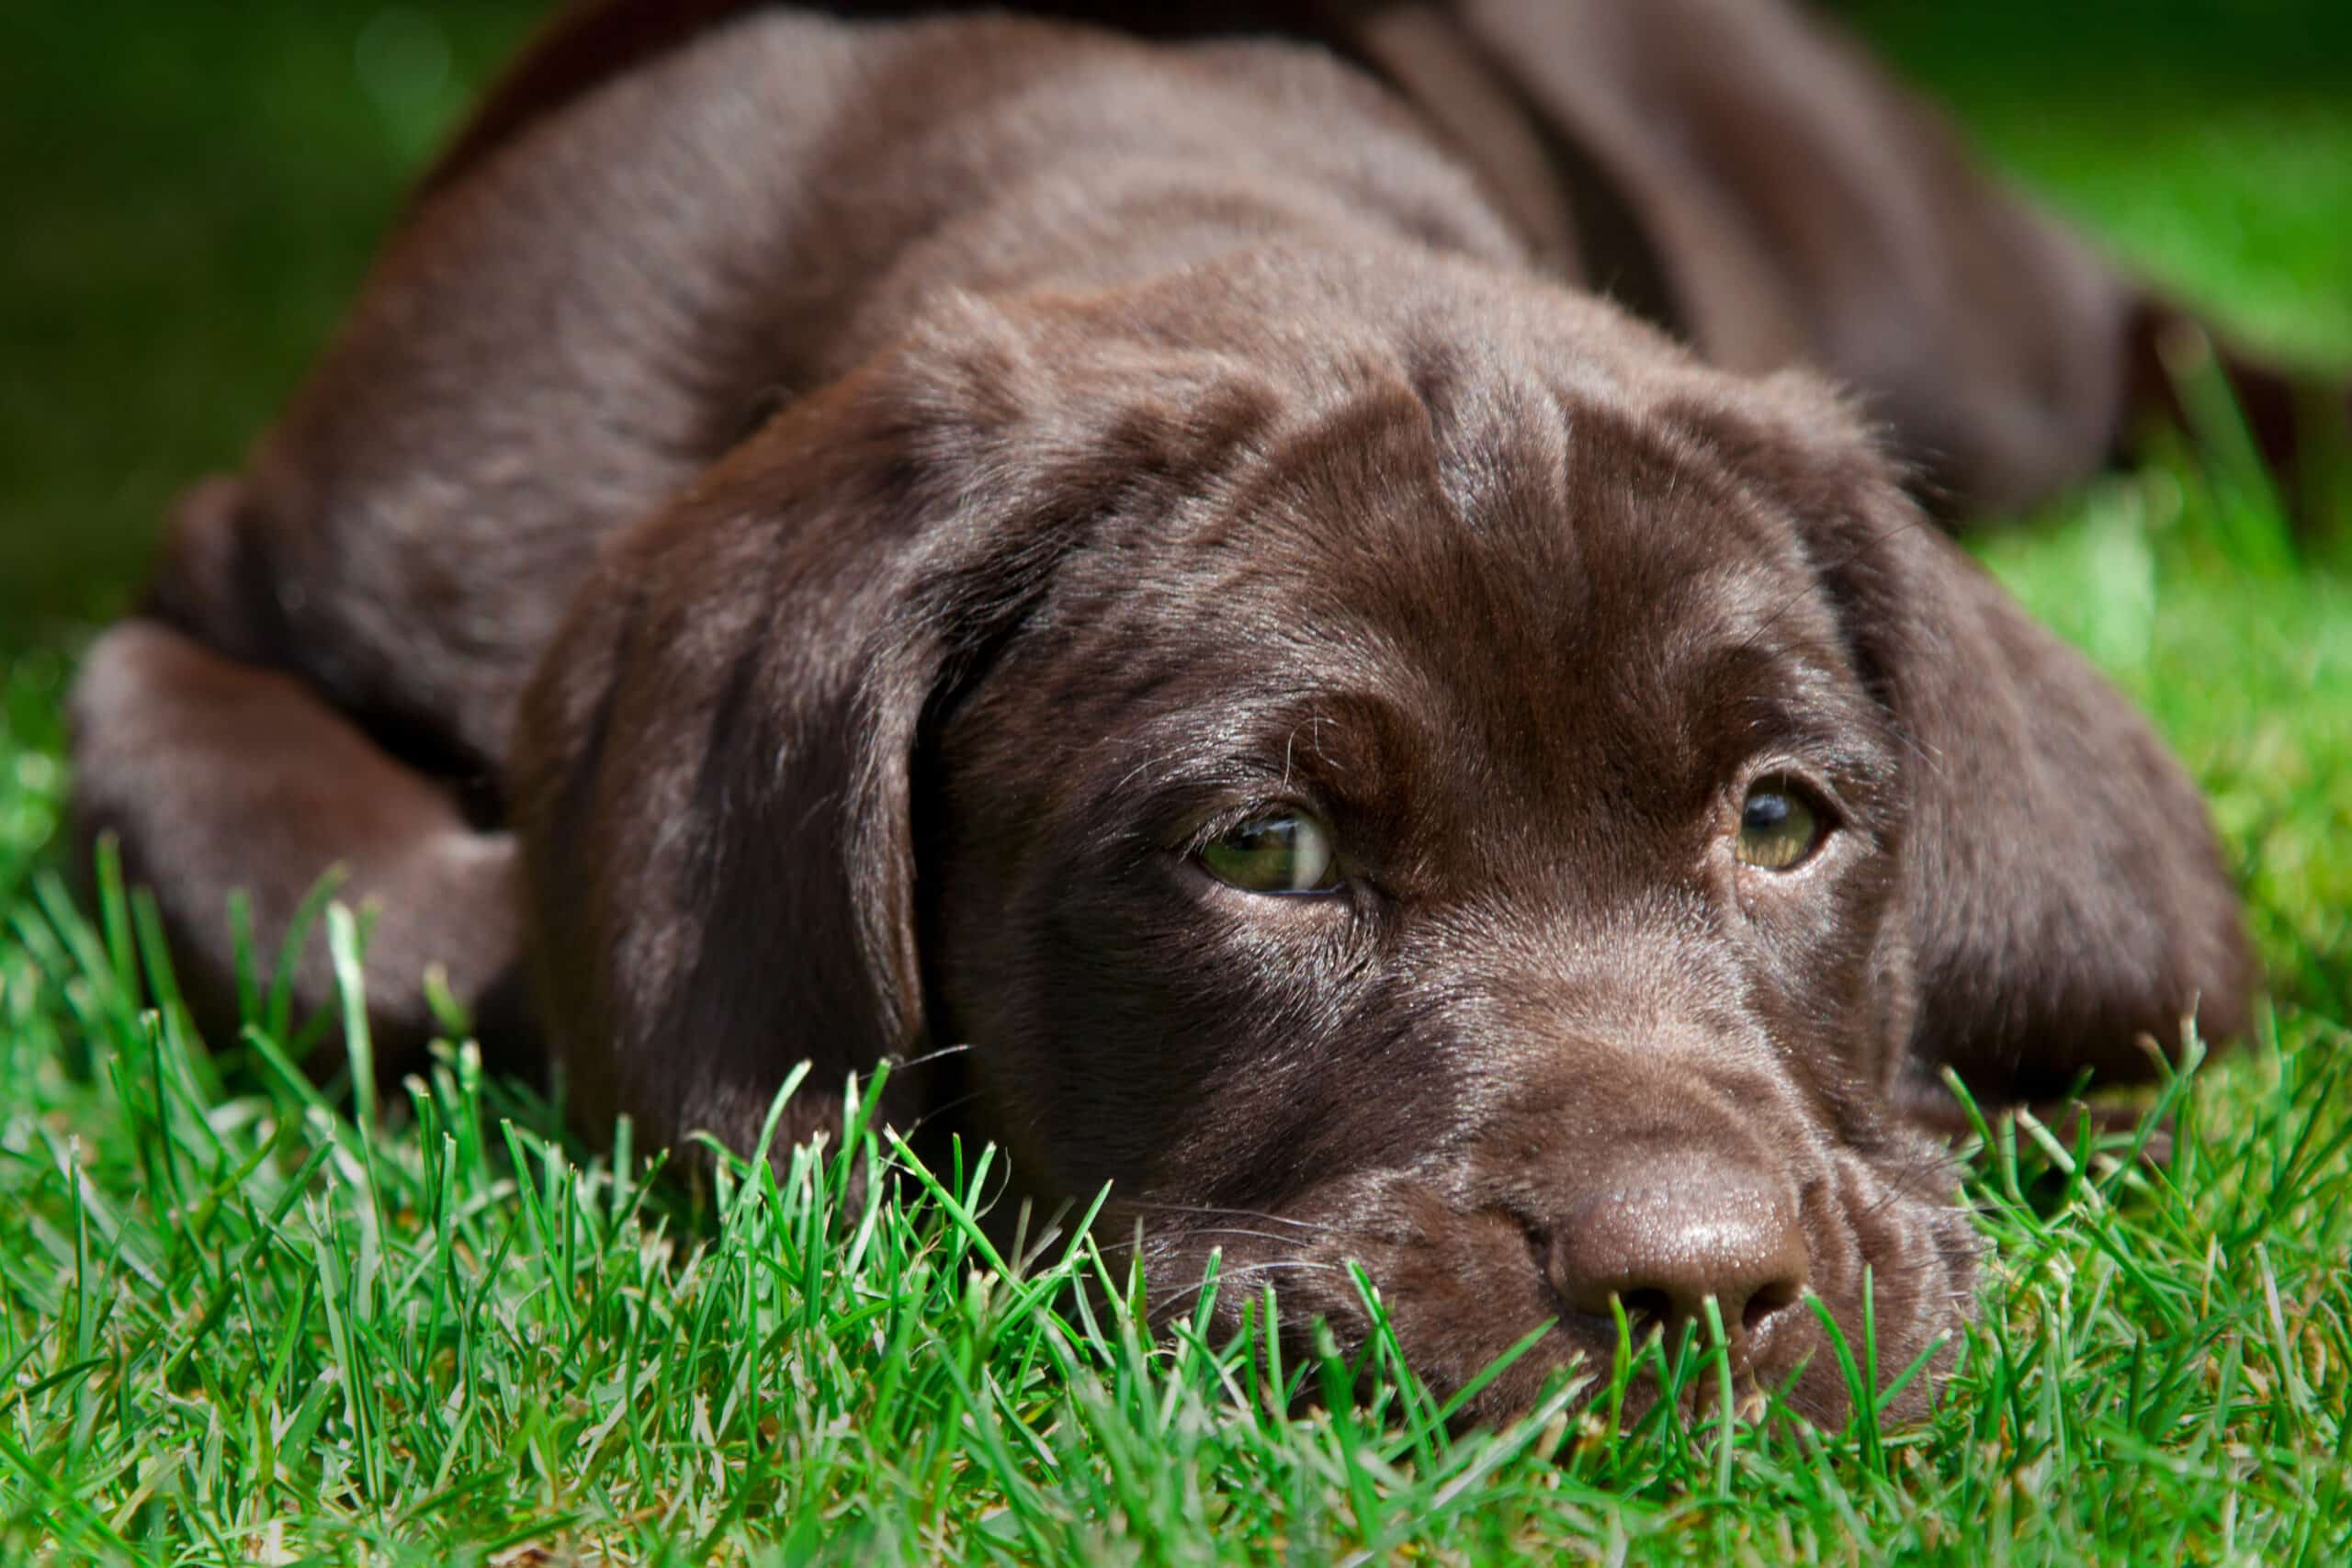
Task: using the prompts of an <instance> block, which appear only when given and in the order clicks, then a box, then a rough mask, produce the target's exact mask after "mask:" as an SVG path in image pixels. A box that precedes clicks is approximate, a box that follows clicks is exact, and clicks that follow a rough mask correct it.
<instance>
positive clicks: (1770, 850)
mask: <svg viewBox="0 0 2352 1568" xmlns="http://www.w3.org/2000/svg"><path fill="white" fill-rule="evenodd" d="M1828 836H1829V829H1828V826H1827V824H1826V823H1825V822H1823V821H1822V819H1821V814H1820V813H1819V812H1817V811H1815V809H1814V808H1813V806H1812V805H1811V803H1810V802H1808V801H1807V800H1806V798H1805V796H1804V793H1803V792H1802V791H1801V790H1799V789H1798V787H1797V786H1796V784H1793V783H1792V782H1791V781H1790V780H1788V779H1786V778H1781V777H1778V776H1775V777H1772V778H1765V779H1758V780H1757V781H1756V782H1755V783H1754V784H1750V785H1748V787H1747V802H1746V804H1744V805H1743V806H1741V807H1740V808H1739V848H1738V855H1739V862H1740V863H1741V864H1742V865H1752V866H1756V867H1758V869H1760V870H1763V871H1792V870H1794V869H1795V868H1796V867H1798V866H1800V865H1802V864H1804V862H1805V860H1806V859H1807V858H1808V857H1809V856H1811V855H1812V853H1813V852H1814V851H1815V850H1816V849H1818V848H1820V847H1821V840H1824V839H1826V838H1827V837H1828Z"/></svg>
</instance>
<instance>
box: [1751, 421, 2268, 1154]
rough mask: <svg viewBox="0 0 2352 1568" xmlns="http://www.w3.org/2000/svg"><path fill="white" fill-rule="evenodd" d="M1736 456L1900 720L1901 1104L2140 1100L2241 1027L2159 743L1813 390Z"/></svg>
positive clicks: (2220, 882) (2201, 874)
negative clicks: (2202, 1042) (2186, 1034)
mask: <svg viewBox="0 0 2352 1568" xmlns="http://www.w3.org/2000/svg"><path fill="white" fill-rule="evenodd" d="M1765 387H1766V392H1765V395H1766V397H1767V398H1768V400H1769V399H1778V400H1781V406H1782V411H1783V413H1784V415H1785V416H1786V417H1787V425H1786V428H1785V430H1784V431H1783V432H1782V433H1781V437H1780V438H1779V439H1778V440H1775V441H1773V442H1771V443H1770V444H1769V445H1770V450H1764V449H1761V448H1760V447H1759V448H1758V449H1756V450H1752V451H1751V452H1750V453H1749V454H1747V456H1748V457H1749V459H1750V463H1751V465H1752V466H1751V469H1750V471H1757V470H1758V469H1761V470H1763V471H1766V472H1775V471H1777V472H1778V473H1779V474H1780V475H1781V479H1782V483H1783V485H1784V488H1785V491H1786V497H1787V500H1788V502H1789V503H1790V505H1791V506H1792V509H1793V511H1794V513H1795V515H1796V517H1797V518H1798V520H1799V526H1800V527H1801V528H1802V529H1803V530H1804V532H1805V535H1806V543H1807V546H1808V548H1809V549H1810V551H1811V553H1812V555H1813V558H1814V565H1815V570H1816V572H1817V573H1818V574H1819V576H1820V578H1821V580H1822V581H1823V582H1824V583H1825V585H1826V588H1827V591H1828V592H1829V595H1830V597H1831V599H1832V600H1833V602H1834V603H1835V604H1837V606H1838V614H1839V615H1840V617H1841V619H1842V621H1843V623H1844V626H1845V629H1846V634H1847V637H1848V640H1849V644H1850V646H1851V647H1852V648H1853V649H1855V650H1856V653H1857V656H1858V658H1859V660H1860V664H1861V666H1862V670H1863V673H1864V676H1865V678H1866V679H1867V680H1868V681H1870V682H1871V684H1872V686H1873V688H1874V690H1875V694H1876V695H1877V696H1878V698H1879V700H1880V701H1881V702H1882V703H1883V705H1885V707H1886V708H1887V710H1888V712H1889V714H1890V715H1891V716H1892V719H1893V722H1894V728H1895V729H1896V731H1897V734H1898V737H1899V739H1900V742H1901V744H1902V748H1903V751H1904V755H1905V769H1906V774H1907V784H1908V791H1909V795H1910V797H1911V800H1910V816H1909V825H1908V828H1907V829H1906V830H1905V838H1904V842H1903V845H1902V849H1901V852H1902V854H1903V856H1904V859H1905V873H1904V876H1905V885H1904V894H1903V900H1904V910H1903V915H1902V917H1901V919H1902V922H1903V923H1902V930H1901V931H1899V932H1898V933H1897V936H1898V939H1899V940H1904V941H1907V942H1908V944H1909V947H1910V950H1911V952H1910V955H1909V956H1910V961H1911V962H1910V964H1909V965H1908V967H1909V969H1910V971H1911V972H1912V974H1914V975H1915V976H1916V984H1917V995H1916V1011H1915V1016H1914V1021H1913V1026H1912V1031H1911V1037H1910V1047H1909V1050H1908V1052H1907V1053H1906V1055H1905V1059H1904V1060H1903V1061H1902V1062H1900V1063H1898V1064H1895V1065H1894V1072H1895V1075H1896V1080H1895V1088H1896V1089H1897V1092H1898V1093H1899V1095H1900V1096H1901V1098H1902V1099H1903V1100H1905V1102H1907V1103H1908V1104H1909V1105H1911V1106H1912V1107H1913V1108H1914V1109H1915V1110H1917V1111H1919V1112H1920V1113H1921V1114H1923V1115H1925V1116H1927V1117H1928V1118H1929V1119H1944V1120H1950V1119H1951V1116H1952V1113H1953V1112H1954V1111H1956V1107H1954V1105H1953V1102H1952V1101H1951V1097H1950V1095H1949V1093H1948V1091H1947V1090H1946V1089H1944V1088H1943V1086H1942V1084H1941V1082H1940V1077H1939V1075H1940V1073H1941V1070H1942V1068H1943V1067H1944V1066H1947V1065H1949V1066H1953V1067H1956V1068H1957V1069H1959V1071H1960V1073H1961V1075H1962V1077H1963V1078H1965V1079H1966V1080H1967V1081H1968V1083H1969V1085H1970V1087H1971V1090H1972V1092H1973V1093H1974V1094H1976V1095H1977V1096H1978V1097H1979V1098H1980V1099H1982V1100H1987V1101H1990V1102H2007V1101H2014V1100H2035V1099H2046V1098H2049V1097H2052V1096H2055V1095H2059V1094H2063V1093H2064V1091H2065V1090H2066V1089H2067V1088H2068V1087H2069V1086H2070V1085H2071V1084H2072V1083H2073V1081H2074V1080H2075V1077H2077V1076H2078V1074H2079V1073H2080V1072H2081V1070H2082V1069H2084V1068H2086V1067H2087V1068H2089V1069H2091V1070H2092V1071H2093V1072H2094V1074H2095V1075H2096V1077H2097V1079H2098V1081H2100V1082H2103V1083H2115V1082H2118V1081H2128V1080H2131V1079H2135V1078H2144V1077H2147V1076H2148V1075H2149V1073H2150V1072H2151V1070H2152V1067H2153V1064H2152V1062H2151V1061H2150V1059H2149V1058H2148V1056H2147V1055H2146V1052H2145V1051H2144V1050H2143V1047H2142V1046H2141V1044H2140V1043H2139V1042H2140V1039H2141V1037H2142V1036H2152V1037H2153V1038H2154V1040H2155V1041H2156V1042H2157V1043H2159V1044H2161V1045H2163V1046H2164V1047H2165V1048H2166V1049H2168V1050H2170V1049H2177V1046H2178V1044H2179V1042H2180V1037H2181V1023H2182V1021H2183V1020H2184V1019H2185V1018H2187V1017H2188V1015H2189V1014H2190V1013H2192V1012H2194V1013H2195V1015H2196V1017H2197V1021H2198V1025H2199V1030H2200V1031H2201V1032H2202V1033H2203V1034H2204V1035H2205V1036H2206V1037H2207V1038H2209V1039H2217V1040H2218V1039H2226V1038H2228V1037H2230V1036H2232V1035H2234V1034H2236V1033H2239V1032H2242V1031H2243V1030H2244V1029H2245V1023H2246V1018H2247V1010H2248V1005H2249V999H2250V992H2251V991H2252V990H2253V988H2254V987H2255V986H2256V984H2257V981H2258V976H2257V973H2256V964H2255V962H2254V958H2253V955H2252V953H2251V950H2250V949H2249V947H2248V944H2247V942H2246V938H2245V928H2244V925H2243V922H2242V920H2241V918H2240V912H2239V903H2238V897H2237V893H2236V890H2235V888H2234V887H2233V885H2232V883H2231V879H2230V875H2229V873H2228V870H2227V868H2226V866H2225V864H2224V862H2223V859H2222V852H2221V848H2220V845H2219V844H2218V842H2217V841H2216V840H2215V838H2214V834H2213V829H2212V825H2211V822H2210V821H2209V820H2208V818H2207V817H2206V814H2205V809H2204V805H2203V803H2202V802H2201V801H2200V800H2199V796H2198V794H2197V791H2196V789H2195V787H2194V786H2193V785H2192V784H2190V782H2189V780H2188V776H2187V774H2186V773H2184V772H2183V771H2182V769H2181V767H2180V765H2179V764H2178V763H2177V761H2174V760H2173V758H2172V757H2171V755H2170V754H2169V753H2168V752H2166V750H2165V748H2164V746H2163V744H2162V742H2160V741H2159V740H2158V739H2156V737H2155V735H2154V733H2153V732H2152V731H2151V730H2150V728H2149V727H2148V725H2147V722H2146V721H2145V720H2144V719H2143V718H2142V717H2141V716H2140V715H2139V714H2138V713H2137V712H2136V711H2135V710H2134V709H2133V708H2132V706H2131V704H2130V702H2129V701H2128V700H2127V699H2125V697H2124V696H2123V695H2122V694H2120V693H2119V692H2118V691H2116V690H2115V688H2114V687H2112V686H2111V685H2109V683H2108V682H2107V681H2106V680H2105V679H2103V678H2102V677H2101V676H2100V675H2099V674H2098V672H2097V671H2094V670H2093V669H2092V668H2091V667H2090V666H2089V664H2087V663H2086V662H2085V660H2083V659H2082V658H2081V657H2080V656H2078V655H2077V654H2075V652H2074V651H2073V650H2072V649H2069V648H2067V647H2065V646H2064V644H2063V643H2061V642H2060V641H2059V640H2058V639H2057V638H2056V637H2052V635H2051V634H2050V633H2048V632H2046V631H2044V630H2043V629H2042V628H2041V626H2037V625H2036V624H2035V623H2034V622H2033V621H2032V620H2031V619H2030V617H2029V616H2027V615H2026V614H2025V613H2024V611H2023V610H2021V609H2020V608H2019V607H2018V605H2017V604H2016V603H2015V602H2014V601H2013V600H2011V599H2010V598H2009V597H2008V595H2007V593H2006V592H2004V591H2003V590H2002V589H2001V588H2000V586H1999V585H1998V584H1997V583H1996V582H1995V581H1993V580H1992V579H1991V578H1990V577H1989V576H1987V575H1986V574H1985V571H1984V570H1983V569H1982V568H1980V567H1978V566H1977V565H1976V564H1975V563H1974V562H1973V561H1972V560H1971V559H1969V558H1968V557H1967V556H1966V555H1965V554H1964V553H1962V551H1961V550H1960V548H1959V547H1957V546H1955V545H1954V544H1953V543H1952V542H1951V539H1949V538H1948V537H1946V536H1944V534H1943V533H1942V532H1941V531H1940V530H1939V529H1937V528H1936V527H1934V526H1933V525H1930V524H1929V523H1928V521H1927V520H1926V519H1925V518H1924V517H1923V516H1921V515H1920V513H1918V511H1917V508H1916V507H1915V506H1914V505H1913V504H1912V503H1911V502H1909V501H1907V500H1906V499H1905V497H1904V496H1903V495H1902V493H1901V491H1899V490H1898V488H1897V487H1896V485H1895V483H1894V479H1893V477H1892V475H1891V474H1890V473H1889V472H1888V471H1887V468H1886V465H1885V464H1883V462H1882V461H1881V460H1879V459H1878V458H1877V457H1875V455H1874V453H1873V449H1872V446H1871V443H1870V440H1869V438H1868V436H1867V434H1866V433H1865V432H1863V431H1862V430H1861V429H1860V427H1859V426H1858V425H1857V424H1856V423H1855V422H1854V421H1853V420H1852V418H1851V417H1850V415H1849V414H1848V413H1847V412H1845V411H1844V410H1843V409H1842V408H1841V407H1840V406H1839V405H1838V403H1837V401H1836V400H1834V399H1833V398H1832V397H1830V396H1829V395H1828V394H1826V392H1825V391H1823V390H1821V389H1818V388H1817V387H1816V386H1815V384H1814V383H1812V382H1811V381H1810V380H1809V379H1808V378H1803V377H1799V376H1781V377H1775V378H1771V379H1770V381H1769V382H1767V383H1766V384H1765Z"/></svg>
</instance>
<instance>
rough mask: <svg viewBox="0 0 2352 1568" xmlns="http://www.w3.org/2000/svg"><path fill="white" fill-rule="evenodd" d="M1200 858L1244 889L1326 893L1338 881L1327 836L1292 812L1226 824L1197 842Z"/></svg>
mask: <svg viewBox="0 0 2352 1568" xmlns="http://www.w3.org/2000/svg"><path fill="white" fill-rule="evenodd" d="M1201 863H1202V864H1203V865H1205V866H1206V867H1208V869H1209V874H1210V875H1212V876H1214V877H1216V879H1217V880H1218V881H1219V882H1222V883H1225V884H1227V886H1233V887H1238V888H1240V889H1241V890H1242V891H1243V892H1245V893H1329V892H1332V891H1334V890H1335V889H1337V888H1338V886H1340V879H1339V876H1338V875H1337V874H1336V873H1334V872H1333V870H1332V868H1331V837H1330V835H1329V833H1328V832H1326V831H1325V830H1324V829H1323V826H1322V824H1321V823H1319V822H1317V821H1316V820H1315V819H1314V818H1311V817H1308V816H1306V815H1304V814H1302V813H1300V812H1295V811H1280V812H1269V813H1267V814H1266V815H1265V816H1262V817H1252V818H1250V819H1249V820H1248V821H1246V822H1243V823H1241V824H1239V825H1238V826H1237V827H1235V828H1233V829H1229V830H1227V832H1226V833H1224V834H1223V835H1222V836H1220V837H1218V838H1216V839H1213V840H1210V841H1209V842H1208V843H1207V844H1205V845H1204V846H1202V849H1201Z"/></svg>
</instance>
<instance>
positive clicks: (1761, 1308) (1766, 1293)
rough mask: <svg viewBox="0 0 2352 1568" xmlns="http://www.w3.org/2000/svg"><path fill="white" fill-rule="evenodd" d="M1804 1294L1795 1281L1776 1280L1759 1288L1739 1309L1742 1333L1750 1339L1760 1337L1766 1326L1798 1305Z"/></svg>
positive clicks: (1801, 1285) (1800, 1286)
mask: <svg viewBox="0 0 2352 1568" xmlns="http://www.w3.org/2000/svg"><path fill="white" fill-rule="evenodd" d="M1803 1295H1804V1284H1803V1283H1802V1282H1801V1281H1798V1280H1770V1281H1769V1282H1768V1283H1766V1284H1764V1285H1762V1286H1760V1287H1758V1290H1757V1292H1756V1293H1755V1294H1754V1295H1751V1296H1749V1297H1748V1298H1747V1305H1745V1306H1743V1307H1741V1308H1740V1309H1739V1326H1740V1332H1742V1333H1743V1334H1745V1335H1747V1337H1749V1338H1750V1339H1755V1338H1757V1337H1760V1336H1761V1335H1762V1334H1763V1332H1764V1329H1765V1326H1766V1325H1768V1324H1769V1323H1770V1321H1771V1320H1772V1319H1773V1318H1776V1317H1778V1316H1780V1315H1781V1313H1782V1312H1783V1311H1785V1310H1786V1309H1788V1308H1790V1307H1792V1306H1794V1305H1796V1304H1797V1301H1798V1299H1799V1298H1800V1297H1802V1296H1803Z"/></svg>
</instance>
